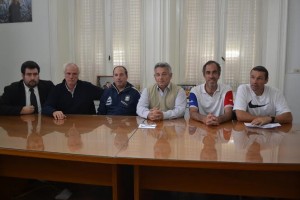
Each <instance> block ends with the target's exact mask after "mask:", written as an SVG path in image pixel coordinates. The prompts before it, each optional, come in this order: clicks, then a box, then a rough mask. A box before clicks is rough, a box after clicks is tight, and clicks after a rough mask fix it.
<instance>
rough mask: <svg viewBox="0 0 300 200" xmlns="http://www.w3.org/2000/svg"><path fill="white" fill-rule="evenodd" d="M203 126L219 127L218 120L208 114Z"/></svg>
mask: <svg viewBox="0 0 300 200" xmlns="http://www.w3.org/2000/svg"><path fill="white" fill-rule="evenodd" d="M204 124H206V125H214V126H217V125H219V119H218V117H216V116H214V115H213V114H211V113H209V114H208V115H207V116H206V119H205V120H204Z"/></svg>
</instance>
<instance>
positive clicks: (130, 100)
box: [97, 66, 140, 115]
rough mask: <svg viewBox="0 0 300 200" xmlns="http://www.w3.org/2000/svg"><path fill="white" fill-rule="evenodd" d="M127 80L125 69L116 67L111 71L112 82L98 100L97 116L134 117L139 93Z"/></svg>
mask: <svg viewBox="0 0 300 200" xmlns="http://www.w3.org/2000/svg"><path fill="white" fill-rule="evenodd" d="M127 79H128V72H127V69H126V68H125V67H124V66H116V67H115V68H114V70H113V80H114V82H113V84H112V86H111V87H110V88H108V89H106V90H104V93H103V95H102V97H101V98H100V105H99V108H98V113H97V114H98V115H136V106H137V103H138V101H139V99H140V93H139V91H138V90H137V89H135V88H134V86H133V85H132V84H130V83H129V82H127Z"/></svg>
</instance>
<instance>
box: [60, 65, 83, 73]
mask: <svg viewBox="0 0 300 200" xmlns="http://www.w3.org/2000/svg"><path fill="white" fill-rule="evenodd" d="M68 66H75V67H77V69H78V75H79V74H80V68H79V67H78V65H76V64H75V63H73V62H68V63H65V64H64V65H63V69H64V72H65V71H66V68H67V67H68Z"/></svg>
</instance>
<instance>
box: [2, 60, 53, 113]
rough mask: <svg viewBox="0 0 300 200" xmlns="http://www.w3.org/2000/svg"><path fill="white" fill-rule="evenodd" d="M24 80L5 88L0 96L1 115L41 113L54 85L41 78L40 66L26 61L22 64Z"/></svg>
mask: <svg viewBox="0 0 300 200" xmlns="http://www.w3.org/2000/svg"><path fill="white" fill-rule="evenodd" d="M21 73H22V80H20V81H18V82H14V83H12V84H10V85H9V86H6V87H5V88H4V93H3V95H2V96H1V97H0V114H1V115H25V114H33V113H40V112H41V107H42V106H43V104H44V102H45V101H46V99H47V97H48V94H49V92H50V91H51V90H52V88H53V87H54V84H53V83H52V82H51V81H46V80H40V76H39V74H40V66H39V65H38V64H37V63H36V62H34V61H26V62H24V63H23V64H22V66H21Z"/></svg>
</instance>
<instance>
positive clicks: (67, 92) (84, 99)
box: [42, 63, 103, 119]
mask: <svg viewBox="0 0 300 200" xmlns="http://www.w3.org/2000/svg"><path fill="white" fill-rule="evenodd" d="M64 73H65V79H64V80H63V82H62V83H60V84H58V85H56V86H55V88H54V89H53V90H52V92H51V93H50V94H49V97H48V99H47V101H46V102H45V105H44V106H43V111H42V113H43V114H45V115H50V116H53V117H54V119H64V118H66V115H65V114H96V109H95V104H94V100H98V99H99V98H100V97H101V95H102V93H103V89H101V88H100V87H97V86H95V85H93V84H91V83H90V82H86V81H81V80H79V79H78V77H79V73H80V70H79V67H78V66H77V65H76V64H74V63H68V64H66V65H65V66H64Z"/></svg>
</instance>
